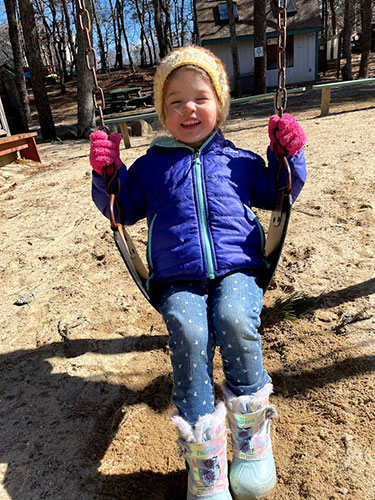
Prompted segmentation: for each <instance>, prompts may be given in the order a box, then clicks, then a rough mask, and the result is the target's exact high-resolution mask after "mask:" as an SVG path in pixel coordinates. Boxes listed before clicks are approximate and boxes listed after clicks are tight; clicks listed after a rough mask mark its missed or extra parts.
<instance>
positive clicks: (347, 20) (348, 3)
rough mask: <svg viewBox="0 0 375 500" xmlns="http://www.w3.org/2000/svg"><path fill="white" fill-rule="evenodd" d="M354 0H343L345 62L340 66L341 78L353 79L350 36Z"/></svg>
mask: <svg viewBox="0 0 375 500" xmlns="http://www.w3.org/2000/svg"><path fill="white" fill-rule="evenodd" d="M353 3H354V0H345V11H344V42H343V50H344V57H345V58H346V63H345V65H344V67H343V68H342V78H343V80H353V75H352V47H351V36H352V30H353V22H354V5H353Z"/></svg>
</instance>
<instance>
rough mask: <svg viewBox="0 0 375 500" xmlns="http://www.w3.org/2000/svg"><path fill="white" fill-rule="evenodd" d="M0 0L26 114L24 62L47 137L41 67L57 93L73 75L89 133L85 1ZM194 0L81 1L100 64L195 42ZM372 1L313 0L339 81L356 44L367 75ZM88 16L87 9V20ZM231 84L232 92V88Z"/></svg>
mask: <svg viewBox="0 0 375 500" xmlns="http://www.w3.org/2000/svg"><path fill="white" fill-rule="evenodd" d="M2 1H3V5H1V3H0V9H1V10H0V15H1V18H0V22H1V24H0V34H1V38H0V64H1V63H4V62H6V63H7V64H8V65H11V66H12V68H13V70H14V72H15V75H16V84H17V89H18V92H19V94H20V98H21V102H22V106H23V107H24V110H25V116H26V121H27V122H28V123H30V109H29V104H28V92H27V87H26V81H25V72H24V69H25V67H28V68H29V71H30V77H31V86H32V92H33V95H34V100H35V105H36V108H37V111H38V116H39V121H40V126H41V133H42V136H43V139H45V140H51V139H54V138H55V137H56V132H55V127H54V123H53V117H52V113H51V109H50V105H49V101H48V93H47V90H46V82H45V76H46V72H47V73H48V72H49V73H50V74H52V75H56V77H55V79H56V81H57V82H58V84H59V85H60V89H61V93H64V92H65V83H66V81H67V80H68V79H70V78H73V77H76V76H75V75H77V86H78V130H79V135H80V136H85V135H87V133H88V131H89V130H90V129H92V128H94V126H95V123H94V106H93V104H92V99H91V94H92V88H93V83H92V78H91V75H90V74H89V72H88V70H87V68H86V63H85V50H86V47H87V44H86V40H85V37H84V35H83V33H82V32H81V31H80V30H79V29H78V30H77V8H79V7H80V6H82V3H81V2H82V0H73V1H70V2H68V1H67V0H2ZM196 1H199V0H109V1H104V0H85V1H84V3H83V5H84V6H85V7H86V9H87V12H88V14H89V18H90V20H91V36H92V44H93V47H94V49H95V51H96V53H97V61H98V71H99V72H109V71H115V70H119V69H127V70H128V71H130V72H135V71H137V69H138V68H145V67H149V66H155V65H156V64H157V63H158V61H159V60H160V59H161V58H162V57H164V56H165V55H166V54H167V53H168V52H169V51H171V50H172V48H175V47H179V46H182V45H186V44H191V43H199V34H198V30H197V19H196V15H195V12H196V5H195V4H196ZM225 1H226V3H227V9H228V17H229V21H228V22H229V24H230V25H232V26H231V28H232V30H231V32H232V33H235V21H234V18H233V16H232V15H231V13H232V12H233V1H232V0H225ZM249 1H251V0H249ZM301 1H302V0H301ZM234 3H235V2H234ZM374 3H375V2H374V0H323V1H321V0H320V1H318V6H319V8H320V10H321V15H322V24H323V31H322V34H321V36H322V37H323V39H324V38H325V37H328V36H330V35H336V34H339V35H340V38H341V40H342V43H341V44H340V47H341V49H340V57H341V58H343V59H345V64H344V67H343V70H342V78H343V79H344V80H350V79H352V78H353V75H352V68H351V59H352V51H353V49H355V50H358V51H360V53H361V64H360V69H359V73H358V75H356V76H357V77H359V78H365V77H366V76H367V71H368V61H369V54H370V50H371V33H372V28H374V25H373V24H372V20H373V11H374ZM267 4H268V2H265V1H264V0H254V18H255V25H256V27H257V30H256V33H255V36H257V38H258V44H257V46H259V45H262V43H264V40H265V38H266V35H265V23H264V19H265V10H266V8H267ZM87 19H88V16H86V18H85V22H86V24H87ZM231 41H232V54H233V63H234V70H235V71H234V72H235V75H236V71H237V72H238V64H236V37H235V36H234V35H233V36H231ZM257 62H258V63H259V61H257ZM261 63H262V64H258V65H257V66H256V67H255V75H254V78H255V81H256V82H257V85H256V92H257V93H262V92H263V91H264V90H265V76H264V75H265V65H264V58H263V60H262V61H261ZM43 68H44V70H43ZM234 81H236V78H235V79H234ZM233 90H234V95H235V90H236V89H233ZM26 126H27V125H26Z"/></svg>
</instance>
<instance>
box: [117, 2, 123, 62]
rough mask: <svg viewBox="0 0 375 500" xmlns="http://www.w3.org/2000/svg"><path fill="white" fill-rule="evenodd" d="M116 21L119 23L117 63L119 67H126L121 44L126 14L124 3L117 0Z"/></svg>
mask: <svg viewBox="0 0 375 500" xmlns="http://www.w3.org/2000/svg"><path fill="white" fill-rule="evenodd" d="M115 12H116V23H117V33H118V38H119V39H118V44H117V46H116V47H117V51H116V56H117V64H118V68H119V69H124V61H123V57H122V44H121V25H123V23H124V16H123V15H122V5H121V3H120V2H119V1H118V0H117V1H116V10H115Z"/></svg>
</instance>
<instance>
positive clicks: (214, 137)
mask: <svg viewBox="0 0 375 500" xmlns="http://www.w3.org/2000/svg"><path fill="white" fill-rule="evenodd" d="M223 141H224V136H223V133H222V132H221V130H220V129H219V130H217V131H216V132H214V133H213V134H211V135H210V136H209V137H208V138H207V139H206V140H205V142H204V143H203V144H202V145H201V146H200V148H199V149H198V151H199V153H202V152H203V150H206V149H211V148H212V147H215V146H221V145H222V143H223ZM154 147H158V148H168V149H179V148H183V149H188V150H189V151H193V152H195V151H196V150H195V149H193V148H192V147H190V146H188V145H187V144H184V143H183V142H180V141H178V140H177V139H175V138H174V137H168V136H164V137H157V138H156V139H154V140H153V141H152V142H151V144H150V149H153V148H154Z"/></svg>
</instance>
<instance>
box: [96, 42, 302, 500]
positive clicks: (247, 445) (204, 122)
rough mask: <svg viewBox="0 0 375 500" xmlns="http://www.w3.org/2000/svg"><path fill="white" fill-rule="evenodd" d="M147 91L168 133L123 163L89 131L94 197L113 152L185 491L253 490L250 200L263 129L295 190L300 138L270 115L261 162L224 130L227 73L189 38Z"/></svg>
mask: <svg viewBox="0 0 375 500" xmlns="http://www.w3.org/2000/svg"><path fill="white" fill-rule="evenodd" d="M154 101H155V108H156V111H157V113H158V116H159V117H160V120H161V122H162V124H163V125H164V127H165V128H166V129H167V131H169V133H170V135H171V137H164V138H159V139H156V140H155V141H154V142H153V143H152V144H151V147H150V149H149V150H148V151H147V153H146V154H145V155H144V156H142V157H141V158H139V159H138V160H137V161H135V163H134V164H133V165H132V167H131V168H130V169H129V170H127V169H126V168H125V166H124V165H123V164H122V162H121V160H120V156H119V142H120V136H119V134H111V135H110V136H109V137H107V135H106V134H105V133H104V132H102V131H96V132H94V133H93V134H92V135H91V152H90V162H91V165H92V167H93V169H94V172H93V199H94V202H95V203H96V205H97V206H98V208H99V209H100V210H101V211H102V212H103V213H104V214H105V215H106V216H107V217H108V197H107V195H106V194H105V186H104V183H103V181H102V179H101V176H100V174H101V172H102V168H103V167H104V166H105V165H109V164H113V163H114V164H116V166H117V168H118V169H119V171H118V174H117V175H118V177H119V178H120V180H121V192H120V195H119V198H118V200H119V203H120V206H121V209H122V214H123V215H122V217H123V220H122V223H124V224H126V225H130V224H134V223H135V222H137V221H138V220H140V219H142V218H144V217H147V223H148V227H149V235H148V245H147V258H148V264H149V267H150V271H151V277H150V282H151V283H152V284H153V286H154V289H156V290H158V295H159V300H160V312H161V314H162V316H163V320H164V322H165V324H166V326H167V329H168V333H169V346H170V350H171V362H172V367H173V396H172V401H173V403H174V404H175V406H176V407H177V412H176V414H175V415H174V416H173V417H172V421H173V423H174V425H175V426H176V429H177V432H178V436H179V438H178V445H179V449H180V452H181V454H182V455H183V456H184V457H185V460H186V463H187V468H188V492H187V499H188V500H195V499H197V498H205V499H213V500H229V499H232V498H235V499H237V500H245V499H251V498H258V497H260V496H263V495H265V494H266V493H267V492H268V491H270V490H271V489H272V488H273V487H274V485H275V483H276V471H275V464H274V459H273V454H272V447H271V441H270V435H269V431H270V419H271V418H272V417H274V416H275V415H276V411H275V409H274V407H273V406H272V405H270V404H269V395H270V394H271V392H272V384H271V379H270V377H269V375H268V373H267V372H266V371H265V370H264V369H263V364H262V350H261V339H260V335H259V333H258V327H259V324H260V319H259V318H260V312H261V308H262V298H263V296H262V289H261V288H260V287H259V285H258V278H259V276H260V275H261V273H262V270H263V269H264V265H265V263H264V259H263V233H262V229H261V227H260V224H259V222H258V220H257V218H256V217H255V215H254V213H253V212H252V211H251V209H250V206H256V207H259V208H262V209H272V208H273V205H274V203H275V199H276V190H275V186H274V177H275V171H276V167H277V160H276V158H275V156H274V154H273V152H272V151H273V147H274V142H275V138H274V133H276V136H277V139H278V143H279V144H276V146H275V147H277V148H280V147H281V149H283V148H284V152H287V153H288V155H289V163H290V166H291V171H292V182H293V188H292V198H293V200H295V199H296V197H297V196H298V194H299V192H300V190H301V189H302V186H303V183H304V180H305V160H304V153H303V145H304V144H305V142H306V138H305V135H304V133H303V131H302V129H301V127H300V126H299V125H298V124H297V122H296V121H295V120H294V119H293V118H292V117H291V116H290V115H286V114H284V115H283V117H282V118H279V117H278V116H273V117H271V120H270V124H269V134H270V138H271V147H270V148H269V149H268V153H267V154H268V168H267V167H266V165H265V163H264V161H263V159H262V158H261V157H260V156H258V155H256V154H255V153H252V152H251V151H245V150H242V149H238V148H236V147H235V146H234V145H233V144H232V143H231V142H229V141H228V140H226V139H225V138H224V137H223V134H222V133H221V131H220V128H219V127H220V126H221V125H222V124H223V122H224V121H225V119H226V116H227V113H228V109H229V101H230V94H229V85H228V78H227V75H226V72H225V69H224V67H223V65H222V63H221V61H220V60H219V59H217V58H216V57H215V56H214V55H213V54H212V53H210V52H209V51H207V50H205V49H202V48H200V47H183V48H180V49H177V50H176V51H174V52H172V53H171V54H170V55H168V56H167V57H166V58H165V59H163V60H162V61H161V63H160V65H159V68H158V70H157V72H156V75H155V80H154ZM276 129H277V130H276ZM215 346H219V347H220V351H221V355H222V359H223V367H224V373H225V377H226V384H225V387H224V395H225V404H224V403H222V402H219V403H218V404H217V405H216V406H215V401H214V383H213V373H212V372H213V355H214V349H215ZM227 413H228V417H229V425H230V429H231V435H232V441H233V449H234V457H233V460H232V464H231V470H230V487H231V491H232V493H233V497H232V496H231V493H230V492H229V482H228V478H227V457H226V446H227V429H226V424H225V419H226V414H227Z"/></svg>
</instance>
